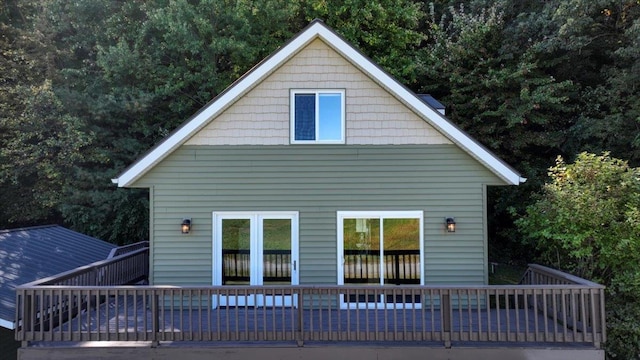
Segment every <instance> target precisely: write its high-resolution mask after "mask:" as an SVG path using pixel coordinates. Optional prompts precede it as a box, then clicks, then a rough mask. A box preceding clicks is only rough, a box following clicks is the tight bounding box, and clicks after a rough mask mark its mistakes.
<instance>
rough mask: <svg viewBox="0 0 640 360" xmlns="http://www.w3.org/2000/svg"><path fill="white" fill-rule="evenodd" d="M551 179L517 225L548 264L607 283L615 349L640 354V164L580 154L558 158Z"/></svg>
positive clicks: (612, 348)
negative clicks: (634, 165) (639, 320)
mask: <svg viewBox="0 0 640 360" xmlns="http://www.w3.org/2000/svg"><path fill="white" fill-rule="evenodd" d="M549 177H550V182H549V183H547V184H546V185H545V186H544V189H543V192H542V194H541V195H540V197H539V199H538V200H537V201H536V202H535V203H533V204H532V205H530V206H528V207H527V210H526V214H525V215H524V216H523V217H522V218H520V219H519V220H518V221H517V222H516V223H517V225H518V227H519V228H520V230H521V232H522V234H524V235H525V236H526V239H527V240H528V241H529V242H531V243H532V244H534V245H535V247H536V248H537V249H538V251H539V253H540V259H541V260H542V261H543V262H544V263H547V264H550V265H551V266H553V267H555V268H559V269H564V270H568V271H570V272H572V273H574V274H576V275H578V276H581V277H584V278H587V279H593V280H594V281H597V282H600V283H602V284H604V285H606V286H607V295H608V297H607V311H608V313H607V314H608V327H609V338H610V340H609V342H608V344H607V348H608V353H609V355H611V356H621V357H623V358H636V357H637V356H638V355H640V341H638V340H640V327H638V324H637V317H629V316H630V315H634V314H636V315H637V314H638V313H640V268H638V266H637V265H638V263H639V262H640V238H639V237H638V234H640V226H639V225H640V169H638V168H632V167H630V166H629V165H628V163H627V162H626V161H622V160H619V159H616V158H613V157H611V156H610V155H609V154H608V153H604V154H603V155H600V156H598V155H594V154H590V153H581V154H579V155H578V156H577V158H576V160H575V162H574V163H573V164H567V163H566V162H565V161H564V160H563V159H562V158H561V157H558V159H557V161H556V165H555V166H553V167H551V168H550V170H549ZM630 304H633V305H630ZM634 339H635V341H632V340H634ZM630 341H631V344H635V345H629V344H630Z"/></svg>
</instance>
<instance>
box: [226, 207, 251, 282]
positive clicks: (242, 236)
mask: <svg viewBox="0 0 640 360" xmlns="http://www.w3.org/2000/svg"><path fill="white" fill-rule="evenodd" d="M250 238H251V221H250V220H249V219H222V264H221V265H222V284H223V285H249V280H250V272H251V266H250V265H251V261H250V250H249V246H250Z"/></svg>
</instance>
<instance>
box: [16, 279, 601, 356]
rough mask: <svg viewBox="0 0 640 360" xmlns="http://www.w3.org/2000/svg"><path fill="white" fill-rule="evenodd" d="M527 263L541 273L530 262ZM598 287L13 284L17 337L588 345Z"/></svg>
mask: <svg viewBox="0 0 640 360" xmlns="http://www.w3.org/2000/svg"><path fill="white" fill-rule="evenodd" d="M548 270H551V269H548ZM528 271H531V272H534V273H540V274H542V273H546V272H548V271H547V269H546V268H542V267H537V266H533V267H530V268H529V270H528ZM534 278H535V277H534ZM537 279H543V277H539V278H537ZM603 290H604V288H603V287H602V286H600V285H597V284H593V283H591V284H582V283H575V282H574V283H568V284H561V285H558V284H551V285H549V284H541V283H532V284H526V285H513V286H464V287H462V286H460V287H458V286H416V285H399V286H363V285H348V286H336V285H317V286H304V285H300V286H216V287H211V286H208V287H177V286H118V287H111V286H110V287H103V286H59V285H37V286H22V287H19V288H18V289H17V297H18V298H17V300H18V301H17V303H18V309H17V317H18V321H19V323H18V324H19V326H18V327H17V330H16V339H17V340H20V341H23V342H32V341H98V340H100V341H151V342H155V343H157V342H160V341H297V342H298V343H299V344H302V343H303V342H305V341H355V342H357V341H394V342H418V341H428V342H441V343H442V344H443V345H444V346H446V347H450V346H451V345H452V343H456V342H513V343H520V344H521V345H522V343H589V344H592V345H593V346H594V347H596V348H599V347H600V344H601V343H602V342H603V341H605V338H606V334H605V319H604V294H603ZM62 303H65V304H69V305H67V306H68V307H76V308H83V309H84V310H85V311H83V312H81V313H78V314H76V315H75V316H73V317H71V318H72V319H71V320H69V321H66V320H65V319H64V318H62V315H61V313H60V311H58V309H57V308H56V306H59V305H56V304H62ZM42 314H47V315H48V316H44V317H43V316H42ZM49 314H51V315H49ZM55 317H58V319H56V318H55Z"/></svg>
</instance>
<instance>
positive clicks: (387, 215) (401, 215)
mask: <svg viewBox="0 0 640 360" xmlns="http://www.w3.org/2000/svg"><path fill="white" fill-rule="evenodd" d="M336 218H337V224H336V225H337V226H336V239H337V250H338V251H337V257H338V259H337V260H338V261H337V274H338V279H337V284H338V285H344V239H343V233H344V219H357V218H367V219H380V220H383V219H406V218H417V219H418V220H419V224H420V225H419V226H420V285H424V211H422V210H415V211H338V212H337V216H336ZM381 223H382V221H381ZM382 230H383V229H382V227H381V231H382ZM371 307H375V308H388V309H401V308H404V306H403V305H402V304H385V303H377V304H375V303H373V304H372V303H348V302H345V301H344V296H342V295H341V296H340V308H341V309H356V308H358V309H366V308H371ZM411 307H412V306H410V305H407V308H411ZM413 307H414V308H419V307H420V304H415V306H413Z"/></svg>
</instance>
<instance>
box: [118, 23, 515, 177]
mask: <svg viewBox="0 0 640 360" xmlns="http://www.w3.org/2000/svg"><path fill="white" fill-rule="evenodd" d="M316 38H320V39H322V40H323V41H325V42H326V43H327V44H328V45H329V46H331V47H333V48H334V49H335V50H336V51H338V52H339V53H341V54H342V55H343V56H345V57H346V58H347V59H348V60H350V61H351V62H352V63H353V64H354V65H356V66H358V67H359V68H360V69H361V70H362V71H364V72H366V73H368V74H369V76H371V77H372V78H373V79H377V81H379V82H380V83H381V84H383V85H384V86H385V87H386V88H387V89H388V90H389V91H390V92H391V93H392V94H394V95H395V96H397V97H398V98H401V99H403V100H404V101H406V102H407V103H408V104H409V105H410V106H411V107H413V109H415V111H417V112H418V114H421V115H422V116H423V118H424V119H425V121H427V122H429V123H430V124H431V125H432V126H434V127H435V128H436V129H437V130H438V131H440V132H441V133H442V134H443V135H445V136H446V137H448V138H449V139H450V140H452V141H453V142H454V143H456V144H457V145H458V146H460V147H461V148H463V149H464V150H465V151H466V152H468V153H469V154H470V155H471V156H473V157H474V158H475V159H477V160H478V161H480V162H481V163H483V164H484V165H485V166H486V167H488V168H489V169H490V170H492V171H493V172H494V173H495V174H496V175H498V176H499V177H500V178H502V179H503V180H505V181H506V182H507V183H508V184H511V185H518V184H520V183H522V182H524V181H526V179H524V178H522V177H521V176H520V175H519V174H518V173H517V172H515V171H514V170H512V169H511V168H510V167H509V166H507V165H506V164H505V163H503V162H502V161H501V160H500V159H499V158H498V157H496V156H495V155H494V154H492V153H491V152H489V151H488V150H487V149H485V148H484V147H483V146H481V145H480V144H479V143H477V142H476V141H475V140H473V139H472V138H471V137H470V136H469V135H467V134H466V133H464V132H463V131H462V130H460V129H458V128H457V127H456V126H454V125H453V124H452V123H451V122H449V120H447V119H446V118H445V117H444V116H443V115H442V114H440V113H439V112H438V111H436V110H434V109H432V108H431V107H430V106H428V105H426V104H425V103H424V102H423V101H422V100H420V99H418V97H417V96H416V95H415V94H413V93H412V92H411V91H409V90H408V89H407V88H405V87H404V86H403V85H401V84H400V83H399V82H397V81H396V80H395V79H393V78H392V77H391V76H390V75H388V74H387V73H386V72H384V71H383V70H382V69H381V68H379V67H378V66H377V65H375V64H374V63H373V62H372V61H371V60H369V59H368V58H366V57H365V56H364V55H362V54H361V53H360V52H359V51H358V50H356V49H355V48H354V47H353V46H351V45H350V44H349V43H347V42H346V41H345V40H343V39H342V38H341V37H340V36H338V35H337V34H336V33H335V32H333V30H331V29H329V28H328V27H327V26H326V25H325V24H324V23H322V22H320V21H315V22H313V23H312V24H311V25H310V26H309V27H308V28H307V29H306V30H304V31H303V32H302V33H300V34H299V35H298V36H296V37H294V38H293V39H292V40H291V41H290V42H289V43H287V44H286V45H285V46H284V47H283V48H281V49H280V50H278V51H276V52H275V53H273V54H272V55H271V56H270V57H268V58H266V59H265V60H264V61H263V62H262V63H260V64H258V65H256V67H254V68H253V69H252V70H250V71H249V72H248V73H246V74H245V75H244V76H243V77H242V78H240V79H239V80H238V81H237V82H236V83H235V84H233V85H231V86H230V87H229V88H227V89H226V90H225V91H224V92H223V93H222V94H220V96H219V97H218V98H216V99H215V100H214V101H213V102H211V103H210V104H208V105H206V106H205V107H204V108H203V109H202V110H201V111H200V112H199V113H197V114H196V115H195V116H194V117H192V118H191V119H190V120H188V121H187V122H185V123H184V124H183V126H182V127H180V128H178V129H177V130H176V131H175V132H174V133H173V134H171V135H170V136H169V137H167V138H165V140H164V141H162V142H161V143H159V144H158V145H157V146H156V147H155V148H153V149H152V150H151V151H150V152H149V153H147V154H146V155H144V156H143V157H142V158H140V159H139V160H138V161H137V162H135V163H134V164H133V165H132V166H131V167H130V168H128V169H127V170H125V171H124V172H123V173H122V174H120V175H119V177H118V178H116V179H112V182H113V183H114V184H118V186H119V187H126V186H129V185H131V184H132V183H133V182H135V181H136V180H137V179H138V178H139V177H141V176H142V175H144V174H145V173H146V172H147V171H149V170H150V169H151V168H152V167H153V166H154V165H156V164H157V163H158V162H159V161H161V160H162V159H164V158H165V157H166V156H167V155H169V154H170V153H171V152H172V151H173V150H175V149H176V148H177V147H179V146H180V145H182V144H183V143H184V142H185V141H187V140H188V139H189V138H190V137H191V136H193V135H194V134H195V133H197V132H198V131H199V130H200V129H202V128H203V127H204V126H206V125H207V124H208V123H209V121H210V120H211V119H213V118H214V117H216V116H217V115H219V114H220V113H221V112H222V111H223V110H224V109H226V108H227V106H228V105H230V104H232V103H233V102H234V101H235V100H236V99H237V98H238V97H240V96H242V95H243V94H244V93H245V92H246V91H248V90H249V89H250V88H251V87H253V86H254V85H255V84H257V83H258V82H259V81H260V80H261V79H263V78H264V77H265V76H267V75H268V74H269V73H271V72H272V71H273V70H275V69H277V68H278V67H279V66H280V65H282V64H283V63H284V62H286V61H287V60H288V59H289V58H290V57H291V56H293V55H294V54H295V53H296V52H298V51H299V50H301V49H303V48H304V47H305V46H306V45H307V44H309V43H310V42H311V41H313V40H314V39H316Z"/></svg>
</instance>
